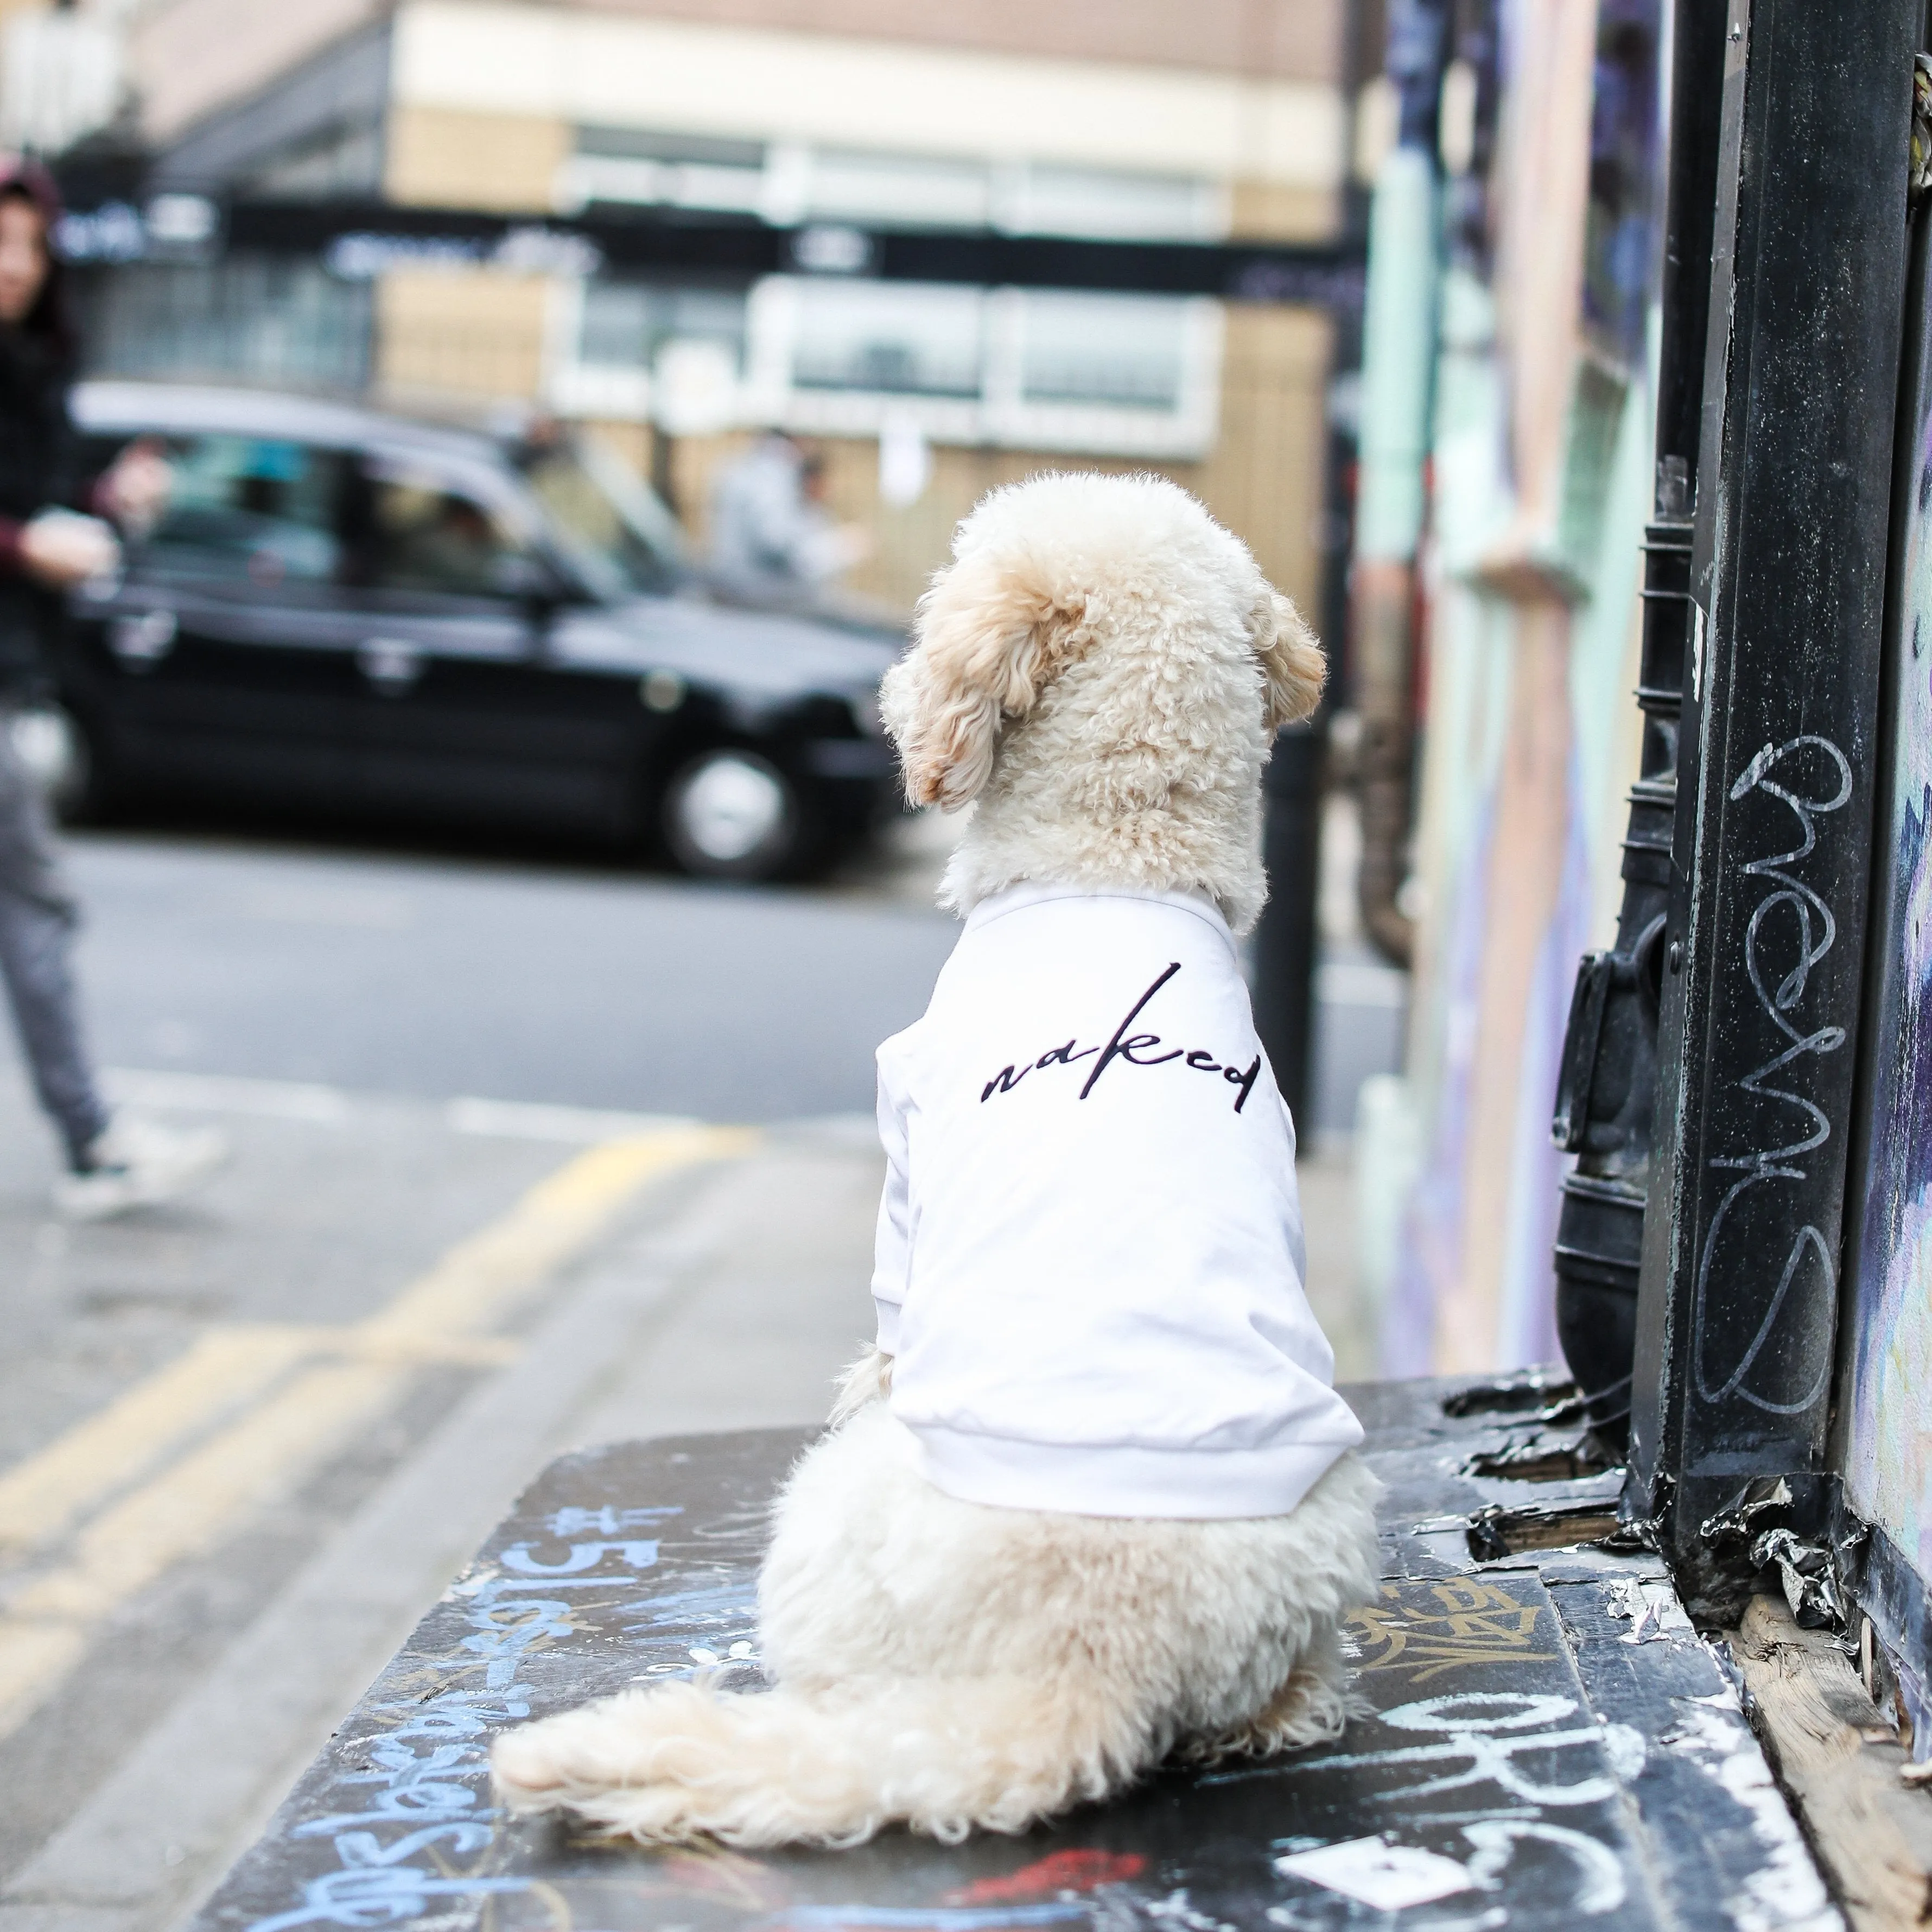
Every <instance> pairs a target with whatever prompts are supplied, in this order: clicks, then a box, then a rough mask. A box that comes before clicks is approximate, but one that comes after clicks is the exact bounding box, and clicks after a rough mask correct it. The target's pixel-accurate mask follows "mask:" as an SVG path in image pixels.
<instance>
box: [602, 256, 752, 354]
mask: <svg viewBox="0 0 1932 1932" xmlns="http://www.w3.org/2000/svg"><path fill="white" fill-rule="evenodd" d="M690 338H697V339H698V340H700V341H706V342H722V343H724V344H726V345H727V347H728V348H729V349H730V353H731V358H732V360H733V362H739V361H740V360H742V356H743V353H744V341H745V298H744V297H743V296H742V295H739V294H738V293H736V292H734V291H730V290H717V289H691V288H677V287H667V286H666V285H664V284H661V283H655V282H628V281H607V280H604V279H603V278H598V279H597V280H595V281H591V282H588V283H586V284H585V285H584V290H583V321H582V323H581V325H580V327H579V329H578V332H577V360H578V361H579V362H586V363H590V364H592V365H595V366H596V367H598V368H625V369H646V368H649V367H650V365H652V363H653V362H655V361H656V359H657V353H658V350H659V349H660V348H661V347H663V345H664V344H665V343H667V342H668V341H674V340H675V341H685V340H688V339H690Z"/></svg>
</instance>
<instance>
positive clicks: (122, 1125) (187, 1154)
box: [54, 1120, 228, 1221]
mask: <svg viewBox="0 0 1932 1932" xmlns="http://www.w3.org/2000/svg"><path fill="white" fill-rule="evenodd" d="M227 1158H228V1137H227V1136H226V1134H223V1133H221V1132H220V1131H219V1130H217V1129H216V1128H214V1127H190V1128H186V1129H183V1128H179V1127H158V1126H157V1125H156V1124H154V1122H153V1121H139V1120H117V1121H115V1123H114V1124H113V1126H112V1127H110V1128H109V1129H108V1130H107V1132H106V1133H104V1134H103V1135H101V1137H100V1138H99V1139H98V1140H97V1141H95V1143H94V1145H92V1147H91V1148H89V1149H88V1151H87V1166H86V1169H84V1170H83V1172H80V1173H79V1174H65V1175H62V1177H61V1178H60V1179H59V1180H58V1181H55V1183H54V1205H55V1207H56V1208H58V1210H59V1211H60V1212H61V1213H62V1214H65V1216H66V1217H68V1220H71V1221H104V1220H107V1218H108V1217H110V1215H113V1214H125V1213H126V1212H127V1210H128V1209H129V1208H147V1207H151V1206H153V1205H154V1203H155V1202H160V1201H172V1199H174V1198H175V1196H177V1195H179V1194H184V1193H187V1190H189V1189H190V1187H193V1186H194V1185H195V1184H196V1182H197V1181H203V1180H205V1179H206V1178H207V1177H208V1175H211V1174H212V1173H213V1172H214V1170H215V1169H217V1167H219V1166H220V1165H221V1163H223V1161H224V1160H226V1159H227Z"/></svg>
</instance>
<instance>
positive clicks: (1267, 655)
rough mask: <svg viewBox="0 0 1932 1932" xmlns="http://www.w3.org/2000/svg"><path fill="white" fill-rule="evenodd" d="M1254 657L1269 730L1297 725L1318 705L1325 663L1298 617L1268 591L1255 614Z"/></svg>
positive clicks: (1278, 594)
mask: <svg viewBox="0 0 1932 1932" xmlns="http://www.w3.org/2000/svg"><path fill="white" fill-rule="evenodd" d="M1255 618H1256V621H1255V654H1256V656H1257V657H1259V658H1260V659H1261V664H1262V672H1263V673H1264V674H1265V676H1266V678H1267V680H1268V693H1267V695H1268V729H1269V730H1271V731H1279V730H1280V729H1281V727H1283V725H1284V724H1300V723H1301V721H1302V719H1303V718H1306V717H1308V716H1309V715H1311V714H1312V713H1313V711H1314V709H1315V707H1316V705H1317V704H1318V703H1320V702H1321V699H1322V685H1324V684H1325V682H1327V681H1328V659H1327V658H1325V657H1324V656H1323V655H1322V646H1321V645H1320V644H1319V643H1317V642H1316V637H1315V633H1314V632H1313V631H1311V630H1310V628H1308V626H1307V625H1306V624H1304V622H1302V621H1301V612H1300V611H1299V610H1297V609H1296V608H1295V606H1294V605H1293V604H1292V603H1290V602H1289V600H1288V599H1287V598H1286V597H1284V596H1283V595H1282V594H1281V592H1280V591H1279V590H1274V589H1271V590H1269V591H1268V592H1267V593H1266V595H1265V597H1264V598H1263V599H1262V603H1261V606H1260V607H1259V610H1257V611H1256V613H1255Z"/></svg>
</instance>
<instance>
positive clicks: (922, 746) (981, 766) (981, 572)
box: [880, 546, 1085, 811]
mask: <svg viewBox="0 0 1932 1932" xmlns="http://www.w3.org/2000/svg"><path fill="white" fill-rule="evenodd" d="M1027 561H1028V560H1027V559H1025V558H1024V557H1019V558H1016V556H1014V555H1013V553H1012V552H1011V551H1010V550H1007V549H1005V548H1004V547H1001V549H1000V550H998V551H995V550H993V549H992V547H990V546H989V547H988V548H987V549H984V550H969V551H968V553H967V554H966V555H965V556H962V558H960V559H959V561H958V562H956V563H954V564H953V565H952V566H951V567H950V568H948V569H947V570H945V571H942V572H941V574H940V575H939V576H938V577H936V578H935V579H934V580H933V585H932V589H930V590H929V591H928V592H926V595H925V596H924V597H923V598H921V599H920V600H919V616H918V621H917V622H916V625H915V626H914V632H915V635H916V639H917V642H916V645H915V647H914V648H913V649H912V650H911V651H910V652H908V653H907V655H906V656H904V657H903V658H901V659H900V660H899V661H898V663H897V664H895V665H894V666H893V667H892V669H891V670H889V672H887V673H886V680H885V683H884V685H883V687H882V688H881V689H880V712H881V714H882V715H883V718H884V721H885V726H886V730H888V731H889V732H890V733H892V740H893V742H895V744H896V745H898V748H899V760H900V763H901V765H903V766H904V770H905V789H906V796H907V798H908V799H910V801H911V802H913V804H914V805H940V806H943V807H944V808H945V809H946V810H947V811H958V810H959V808H960V807H961V806H962V805H965V804H968V803H969V802H971V800H972V799H974V798H976V797H977V796H978V795H979V793H980V791H981V790H983V787H985V785H986V781H987V779H988V778H989V777H990V776H991V775H992V769H993V752H994V749H995V746H996V745H997V744H998V741H999V735H1000V730H1001V727H1002V726H1003V725H1004V724H1010V723H1011V722H1013V721H1014V720H1015V719H1016V718H1023V717H1024V716H1025V715H1026V714H1027V712H1028V711H1030V710H1031V709H1032V708H1033V704H1034V700H1035V699H1036V698H1037V697H1039V695H1040V692H1041V691H1042V690H1043V689H1044V688H1045V687H1046V685H1048V684H1049V682H1052V679H1053V677H1054V676H1055V674H1056V673H1058V670H1059V669H1060V668H1061V665H1062V664H1064V663H1065V662H1066V661H1067V657H1068V656H1069V655H1070V645H1069V633H1070V631H1071V629H1072V628H1073V625H1075V624H1076V622H1078V620H1079V618H1080V617H1081V616H1082V614H1083V613H1084V611H1085V598H1077V597H1076V598H1075V599H1074V600H1073V601H1067V600H1066V599H1064V598H1056V596H1055V593H1054V592H1053V590H1052V589H1051V588H1050V587H1049V586H1048V585H1047V584H1046V583H1045V582H1044V581H1043V580H1042V576H1041V574H1040V573H1039V572H1037V571H1033V570H1030V569H1029V568H1028V567H1027Z"/></svg>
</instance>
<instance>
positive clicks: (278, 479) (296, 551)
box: [138, 436, 348, 590]
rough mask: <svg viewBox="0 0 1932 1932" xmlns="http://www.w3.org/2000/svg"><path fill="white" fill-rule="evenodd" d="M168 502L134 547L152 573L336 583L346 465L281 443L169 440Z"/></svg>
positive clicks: (321, 452) (306, 447)
mask: <svg viewBox="0 0 1932 1932" xmlns="http://www.w3.org/2000/svg"><path fill="white" fill-rule="evenodd" d="M162 453H163V455H165V456H166V458H167V460H168V463H169V466H170V468H171V469H172V472H173V485H172V489H171V490H169V497H168V505H167V508H166V511H164V512H163V514H162V516H161V517H160V520H159V521H158V522H157V523H156V524H155V526H154V529H153V530H152V531H151V532H150V533H149V534H148V536H147V538H145V541H142V543H141V544H139V546H138V561H139V564H140V565H141V566H142V568H144V570H145V571H146V572H147V573H148V574H151V575H156V576H161V577H215V578H225V579H229V580H233V581H235V582H236V583H253V584H254V585H256V586H257V587H259V588H260V589H263V590H272V589H275V588H276V587H277V586H279V585H282V584H285V583H287V584H297V583H333V582H334V581H335V580H336V578H337V577H338V574H339V573H340V571H341V562H342V546H341V538H340V536H339V535H338V528H337V523H338V506H339V505H340V503H341V498H342V490H343V486H344V479H345V478H346V476H347V470H348V464H347V458H345V457H344V455H342V454H341V452H339V451H335V450H326V449H317V448H315V447H314V446H312V445H310V444H307V443H293V442H286V441H283V440H280V439H278V438H272V437H246V436H199V437H169V438H166V440H164V441H163V444H162Z"/></svg>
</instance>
